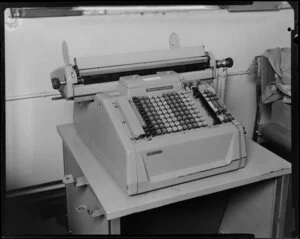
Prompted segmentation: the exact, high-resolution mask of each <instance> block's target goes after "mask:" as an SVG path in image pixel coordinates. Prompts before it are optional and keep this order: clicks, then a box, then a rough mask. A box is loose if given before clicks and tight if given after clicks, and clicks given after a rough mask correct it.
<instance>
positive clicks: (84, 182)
mask: <svg viewBox="0 0 300 239" xmlns="http://www.w3.org/2000/svg"><path fill="white" fill-rule="evenodd" d="M62 181H63V183H64V184H66V185H67V184H70V183H73V184H74V185H75V187H81V186H85V185H88V184H89V183H88V181H87V179H86V177H84V176H83V177H78V178H76V179H74V177H73V175H72V174H68V175H65V176H64V177H63V179H62Z"/></svg>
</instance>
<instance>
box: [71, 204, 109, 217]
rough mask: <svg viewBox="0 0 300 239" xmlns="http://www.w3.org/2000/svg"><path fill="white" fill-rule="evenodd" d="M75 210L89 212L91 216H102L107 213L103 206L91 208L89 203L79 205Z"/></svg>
mask: <svg viewBox="0 0 300 239" xmlns="http://www.w3.org/2000/svg"><path fill="white" fill-rule="evenodd" d="M75 210H76V211H77V212H79V213H81V212H87V213H88V214H89V215H90V216H91V217H100V216H102V215H104V214H105V211H104V209H103V208H101V209H96V210H90V209H89V208H88V206H87V205H79V206H78V207H75Z"/></svg>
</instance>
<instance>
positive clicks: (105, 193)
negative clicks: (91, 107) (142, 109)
mask: <svg viewBox="0 0 300 239" xmlns="http://www.w3.org/2000/svg"><path fill="white" fill-rule="evenodd" d="M57 129H58V132H59V134H60V136H61V138H62V142H63V157H64V172H65V175H72V177H71V178H73V179H74V181H75V182H74V183H67V184H66V190H67V202H68V219H69V229H70V232H71V233H74V234H120V233H122V231H121V228H122V225H121V224H122V220H123V219H126V218H128V217H130V215H143V214H145V213H146V212H147V211H148V210H152V211H153V210H154V211H156V212H157V211H158V210H157V209H158V208H160V209H162V208H165V207H168V206H172V205H176V203H179V202H181V203H184V201H189V202H191V201H190V200H192V199H193V200H196V199H197V198H201V197H205V196H209V195H215V194H214V193H219V194H216V195H218V197H222V193H223V192H228V190H231V191H230V197H229V198H228V203H227V207H226V208H225V209H224V212H223V214H222V220H221V222H220V225H219V230H218V232H219V233H252V234H254V235H255V236H256V237H269V238H270V237H272V238H280V237H283V231H284V220H285V211H286V199H287V189H288V183H289V174H290V173H291V164H290V163H288V162H287V161H285V160H283V159H282V158H280V157H278V156H277V155H275V154H273V153H272V152H270V151H268V150H266V149H264V148H263V147H261V146H260V145H258V144H256V143H255V142H253V141H251V140H247V157H248V161H247V165H246V167H245V168H243V169H239V170H237V171H232V172H227V173H223V174H220V175H216V176H211V177H207V178H204V179H200V180H195V181H191V182H186V183H183V184H180V185H175V186H171V187H168V188H163V189H158V190H155V191H151V192H147V193H143V194H141V195H135V196H128V195H127V194H126V193H125V192H124V191H123V190H122V189H121V188H120V187H119V186H118V185H117V183H116V182H115V180H114V179H113V178H112V176H111V175H110V174H109V173H108V172H107V171H106V170H105V169H104V168H103V166H102V165H101V163H100V162H99V161H98V160H97V158H96V157H95V156H94V155H93V154H92V152H91V151H90V150H89V149H88V148H87V146H86V145H85V144H84V142H83V141H82V140H81V138H80V137H79V135H78V134H77V132H76V129H75V127H74V125H73V124H65V125H60V126H57ZM67 179H68V178H67ZM220 193H221V194H220ZM220 195H221V196H220ZM172 210H174V207H173V208H172ZM190 211H191V212H190V213H193V210H190ZM194 211H196V210H194ZM198 214H199V213H198ZM194 216H196V217H195V218H197V215H193V217H194ZM178 218H180V215H179V216H178ZM182 220H184V219H182ZM197 220H198V219H195V222H193V223H195V225H196V226H197V225H198V224H197V222H198V221H197ZM189 223H190V222H189ZM193 223H192V224H193ZM149 225H151V223H150V222H149ZM149 225H148V226H149ZM192 226H194V225H192Z"/></svg>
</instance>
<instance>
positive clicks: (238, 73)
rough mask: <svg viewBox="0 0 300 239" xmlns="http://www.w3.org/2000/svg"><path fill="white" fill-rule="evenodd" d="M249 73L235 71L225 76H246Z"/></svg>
mask: <svg viewBox="0 0 300 239" xmlns="http://www.w3.org/2000/svg"><path fill="white" fill-rule="evenodd" d="M248 74H250V71H236V72H228V73H227V76H238V75H248Z"/></svg>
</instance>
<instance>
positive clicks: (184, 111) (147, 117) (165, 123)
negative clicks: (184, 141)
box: [132, 92, 208, 137]
mask: <svg viewBox="0 0 300 239" xmlns="http://www.w3.org/2000/svg"><path fill="white" fill-rule="evenodd" d="M132 100H133V102H134V104H135V106H136V107H137V109H138V111H139V113H140V115H141V116H142V118H143V120H144V122H145V126H144V127H143V128H144V131H145V136H146V137H150V136H152V137H153V136H157V135H163V134H169V133H172V132H179V131H186V130H190V129H195V128H200V127H205V126H207V125H208V124H207V122H206V120H205V119H204V117H203V116H202V115H201V114H200V111H199V109H198V108H197V106H196V105H195V103H194V101H193V100H192V98H191V97H190V96H189V95H188V94H186V93H184V92H181V93H178V92H169V93H164V94H162V95H161V96H150V97H148V96H142V97H133V98H132Z"/></svg>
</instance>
